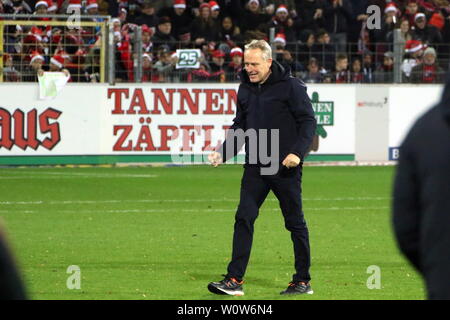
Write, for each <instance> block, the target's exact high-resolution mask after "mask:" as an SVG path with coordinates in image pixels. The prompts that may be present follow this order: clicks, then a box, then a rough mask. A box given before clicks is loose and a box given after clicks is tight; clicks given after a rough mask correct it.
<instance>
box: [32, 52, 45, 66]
mask: <svg viewBox="0 0 450 320" xmlns="http://www.w3.org/2000/svg"><path fill="white" fill-rule="evenodd" d="M38 59H39V60H42V61H44V60H45V59H44V57H43V56H42V55H41V54H40V53H39V51H32V52H31V54H30V64H32V63H33V62H34V61H36V60H38Z"/></svg>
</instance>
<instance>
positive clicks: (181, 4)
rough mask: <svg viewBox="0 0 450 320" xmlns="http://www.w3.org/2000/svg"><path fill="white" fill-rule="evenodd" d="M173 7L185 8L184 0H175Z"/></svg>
mask: <svg viewBox="0 0 450 320" xmlns="http://www.w3.org/2000/svg"><path fill="white" fill-rule="evenodd" d="M173 7H174V8H178V9H186V0H175V1H174V2H173Z"/></svg>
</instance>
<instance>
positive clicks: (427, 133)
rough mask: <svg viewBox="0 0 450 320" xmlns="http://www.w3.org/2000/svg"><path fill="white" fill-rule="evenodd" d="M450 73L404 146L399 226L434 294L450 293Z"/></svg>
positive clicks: (396, 213) (397, 188) (401, 241)
mask: <svg viewBox="0 0 450 320" xmlns="http://www.w3.org/2000/svg"><path fill="white" fill-rule="evenodd" d="M449 146H450V78H449V79H448V80H447V84H446V87H445V89H444V93H443V96H442V99H441V102H440V103H439V104H438V105H437V106H435V107H433V108H432V109H430V110H429V111H428V112H426V113H425V114H424V115H423V116H422V117H421V118H420V119H419V120H418V121H417V122H416V123H415V124H414V126H413V127H412V129H411V130H410V132H409V133H408V135H407V136H406V138H405V140H404V141H403V144H402V145H401V147H400V160H399V163H398V166H397V173H396V177H395V183H394V200H393V227H394V231H395V235H396V239H397V241H398V245H399V247H400V250H401V251H402V253H403V254H404V255H405V256H406V258H407V259H408V260H409V261H410V262H411V263H412V264H413V265H414V267H415V268H416V269H417V270H418V271H419V272H420V273H421V274H422V275H423V277H424V278H425V282H426V288H427V294H428V298H429V299H450V286H449V284H450V272H449V270H450V182H449V181H450V147H449Z"/></svg>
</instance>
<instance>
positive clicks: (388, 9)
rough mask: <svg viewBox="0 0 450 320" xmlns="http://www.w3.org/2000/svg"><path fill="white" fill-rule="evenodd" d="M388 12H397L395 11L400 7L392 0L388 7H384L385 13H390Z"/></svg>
mask: <svg viewBox="0 0 450 320" xmlns="http://www.w3.org/2000/svg"><path fill="white" fill-rule="evenodd" d="M388 12H395V13H397V12H398V9H397V7H396V6H395V3H393V2H391V3H388V4H387V5H386V8H384V13H388Z"/></svg>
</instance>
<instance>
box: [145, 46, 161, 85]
mask: <svg viewBox="0 0 450 320" xmlns="http://www.w3.org/2000/svg"><path fill="white" fill-rule="evenodd" d="M158 81H159V79H158V76H157V74H156V73H155V72H154V69H153V58H152V56H151V55H150V54H149V53H144V54H143V55H142V82H158Z"/></svg>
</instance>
